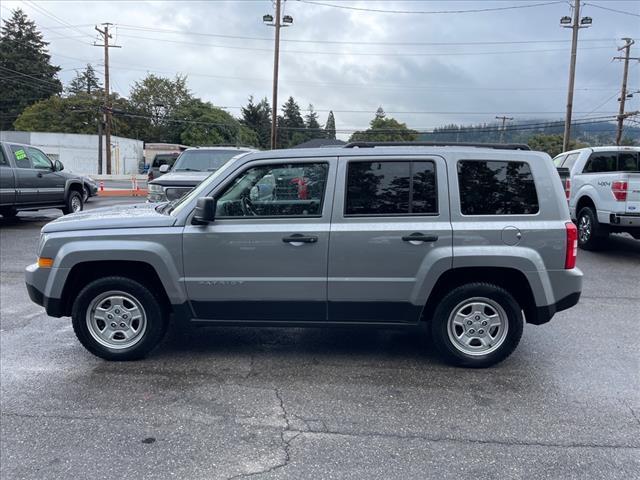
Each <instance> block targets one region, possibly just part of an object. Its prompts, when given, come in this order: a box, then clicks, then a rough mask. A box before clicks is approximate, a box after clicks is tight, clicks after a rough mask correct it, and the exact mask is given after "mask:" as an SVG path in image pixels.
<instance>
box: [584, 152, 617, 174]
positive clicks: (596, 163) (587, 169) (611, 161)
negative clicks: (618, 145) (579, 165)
mask: <svg viewBox="0 0 640 480" xmlns="http://www.w3.org/2000/svg"><path fill="white" fill-rule="evenodd" d="M617 164H618V154H617V153H616V152H594V153H592V154H591V156H590V157H589V160H587V163H586V164H585V166H584V169H583V170H582V173H606V172H615V171H616V169H617V166H618V165H617Z"/></svg>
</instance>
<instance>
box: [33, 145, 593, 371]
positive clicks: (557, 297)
mask: <svg viewBox="0 0 640 480" xmlns="http://www.w3.org/2000/svg"><path fill="white" fill-rule="evenodd" d="M521 148H524V147H521ZM284 187H287V188H284ZM576 236H577V232H576V227H575V225H574V224H573V223H572V222H571V220H570V219H569V210H568V208H567V202H566V200H565V197H564V192H563V190H562V184H561V182H560V180H559V178H558V173H557V171H556V169H555V168H554V166H553V163H552V162H551V158H550V157H549V156H548V155H547V154H545V153H538V152H531V151H527V150H524V149H516V148H513V149H509V148H506V147H504V146H500V148H497V147H496V148H488V147H486V146H485V147H468V146H429V145H427V144H424V145H412V144H410V145H408V146H406V145H398V146H394V145H391V146H386V145H384V144H369V143H356V144H349V145H347V146H346V147H344V148H319V149H298V150H273V151H269V152H255V153H249V154H245V155H241V156H237V157H236V158H234V159H232V160H231V161H229V162H228V163H226V164H225V165H223V166H222V167H221V168H220V169H219V170H217V171H216V172H215V173H214V174H213V175H211V176H210V177H209V178H207V179H206V180H205V181H204V182H202V183H201V184H200V185H199V186H198V187H197V188H196V189H194V190H193V191H192V192H190V193H189V194H188V195H186V196H185V197H183V198H182V199H180V200H178V201H174V202H169V203H165V204H161V205H153V204H138V205H133V206H127V207H125V206H119V207H114V208H112V209H110V210H109V209H101V210H100V211H99V212H96V213H91V212H86V213H84V212H83V213H80V214H77V215H74V216H72V217H66V218H65V217H63V218H60V219H57V220H55V221H53V222H51V223H49V224H47V225H45V226H44V228H43V229H42V234H41V238H40V243H39V245H38V251H37V256H38V261H37V263H34V264H33V265H30V266H29V267H27V269H26V283H27V288H28V291H29V295H30V297H31V299H32V300H33V301H34V302H36V303H38V304H39V305H43V306H44V307H45V308H46V311H47V313H48V314H49V315H51V316H55V317H60V316H71V317H72V323H73V327H74V330H75V332H76V335H77V337H78V339H79V340H80V342H81V343H82V344H83V345H84V346H85V347H86V348H87V349H88V350H89V351H91V352H92V353H94V354H95V355H98V356H100V357H102V358H105V359H109V360H129V359H137V358H141V357H144V356H145V355H146V354H147V353H149V352H150V351H151V350H152V349H153V348H154V347H155V346H156V345H157V344H158V342H160V340H161V339H162V337H163V335H164V333H165V331H166V329H167V322H168V318H169V315H170V314H173V316H174V318H175V320H176V322H183V323H190V324H196V325H253V326H263V325H269V326H296V327H300V326H314V327H319V326H338V325H362V326H375V327H394V328H416V327H420V326H425V327H427V328H429V329H430V330H431V333H432V336H433V340H434V342H435V346H436V347H437V348H438V350H439V351H440V352H441V353H442V355H443V357H444V358H445V359H446V360H447V361H449V362H451V363H453V364H456V365H465V366H470V367H486V366H489V365H492V364H495V363H496V362H499V361H501V360H503V359H504V358H506V357H507V356H509V355H510V354H511V352H513V350H514V349H515V348H516V346H517V345H518V342H519V341H520V336H521V335H522V330H523V323H524V322H525V321H526V322H528V323H532V324H536V325H540V324H543V323H546V322H548V321H549V320H550V319H551V317H553V315H554V314H555V313H556V312H558V311H560V310H565V309H567V308H569V307H572V306H573V305H575V304H576V303H577V302H578V299H579V297H580V292H581V288H582V273H581V272H580V270H578V269H577V268H575V261H576V251H577V245H576V243H577V240H576Z"/></svg>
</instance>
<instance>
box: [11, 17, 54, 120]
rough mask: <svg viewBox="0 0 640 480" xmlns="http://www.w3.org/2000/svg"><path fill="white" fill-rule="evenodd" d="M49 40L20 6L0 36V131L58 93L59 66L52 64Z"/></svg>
mask: <svg viewBox="0 0 640 480" xmlns="http://www.w3.org/2000/svg"><path fill="white" fill-rule="evenodd" d="M47 45H48V43H47V42H45V41H44V40H43V39H42V33H40V32H39V31H38V30H37V28H36V24H35V23H34V22H33V21H32V20H29V18H28V17H27V16H26V15H25V13H24V12H23V11H22V10H21V9H19V8H18V9H16V10H14V11H13V12H12V14H11V18H10V19H9V20H7V21H6V22H5V23H4V26H3V27H2V30H1V35H0V110H1V111H2V115H0V130H11V129H12V125H13V122H14V120H15V119H16V118H17V117H18V115H19V114H20V113H21V112H22V111H23V110H24V109H25V108H26V107H28V106H29V105H32V104H34V103H36V102H37V101H39V100H43V99H45V98H48V97H50V96H51V95H55V94H58V93H60V92H61V91H62V84H61V83H60V80H58V78H57V73H58V72H59V71H60V67H57V66H54V65H51V56H50V55H49V54H48V53H47Z"/></svg>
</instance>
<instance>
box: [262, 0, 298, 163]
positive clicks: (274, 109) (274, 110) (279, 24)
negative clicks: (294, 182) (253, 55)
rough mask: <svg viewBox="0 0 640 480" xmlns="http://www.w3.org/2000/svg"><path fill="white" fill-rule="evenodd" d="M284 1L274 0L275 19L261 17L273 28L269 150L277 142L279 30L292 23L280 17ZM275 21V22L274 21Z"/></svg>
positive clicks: (290, 20)
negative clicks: (274, 32) (273, 44)
mask: <svg viewBox="0 0 640 480" xmlns="http://www.w3.org/2000/svg"><path fill="white" fill-rule="evenodd" d="M285 1H286V0H274V3H275V7H276V16H275V19H274V17H273V16H272V15H270V14H267V15H263V16H262V21H263V22H264V23H266V24H267V25H269V26H270V27H275V30H276V34H275V46H274V49H273V103H272V104H271V149H272V150H273V149H275V148H276V144H277V140H278V125H277V122H278V67H279V63H280V29H281V28H283V27H288V26H290V25H291V24H292V23H293V17H292V16H291V15H284V16H282V3H283V2H285ZM274 20H275V21H274Z"/></svg>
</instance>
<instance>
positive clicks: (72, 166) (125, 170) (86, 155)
mask: <svg viewBox="0 0 640 480" xmlns="http://www.w3.org/2000/svg"><path fill="white" fill-rule="evenodd" d="M0 139H2V140H4V141H7V142H16V143H26V144H29V145H33V146H34V147H38V148H40V149H41V150H42V151H44V152H45V153H46V154H47V155H50V156H51V157H52V158H54V159H57V160H60V161H61V162H62V163H63V164H64V169H65V171H69V172H72V173H77V174H82V175H95V174H97V173H98V136H97V135H83V134H76V133H52V132H10V131H5V132H0ZM104 150H105V149H104V145H103V153H102V163H103V168H102V173H103V174H104V173H106V172H107V169H106V167H105V162H106V154H105V152H104ZM143 160H144V142H143V141H141V140H133V139H131V138H123V137H115V136H112V137H111V173H112V174H114V175H132V174H137V173H138V164H139V162H142V161H143Z"/></svg>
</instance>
